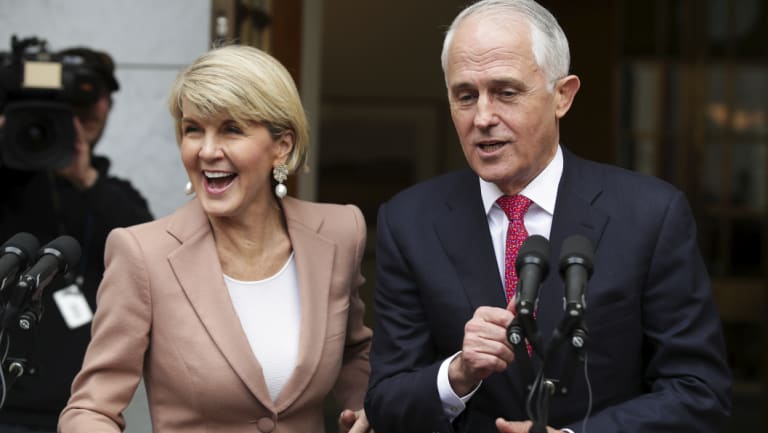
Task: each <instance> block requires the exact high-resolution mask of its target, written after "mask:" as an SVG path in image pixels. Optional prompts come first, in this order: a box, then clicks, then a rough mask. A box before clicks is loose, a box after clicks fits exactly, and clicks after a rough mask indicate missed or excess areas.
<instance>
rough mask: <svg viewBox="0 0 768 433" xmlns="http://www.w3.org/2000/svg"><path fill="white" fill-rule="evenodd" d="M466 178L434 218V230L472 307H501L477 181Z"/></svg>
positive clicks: (501, 293) (502, 301) (500, 291)
mask: <svg viewBox="0 0 768 433" xmlns="http://www.w3.org/2000/svg"><path fill="white" fill-rule="evenodd" d="M468 173H471V172H468ZM466 177H467V179H466V180H464V181H463V182H458V183H457V184H458V185H457V187H456V188H455V189H454V191H452V192H450V193H449V195H448V200H446V204H445V212H444V213H443V215H442V216H441V217H439V218H437V219H436V220H435V230H436V231H437V235H438V238H439V239H440V242H441V243H442V245H443V249H444V250H445V253H446V255H447V256H448V259H449V260H450V262H451V264H452V265H453V266H454V267H455V268H456V275H458V276H459V279H460V280H461V285H462V287H463V289H464V293H465V295H466V296H467V299H468V300H469V303H470V305H471V306H472V309H473V310H475V309H477V308H478V307H480V306H483V305H487V306H496V307H501V308H504V307H505V306H506V301H505V299H504V288H503V286H502V284H501V276H500V275H499V270H498V268H497V267H496V256H495V255H494V252H493V244H492V242H491V234H490V231H489V230H488V218H487V216H486V215H485V212H484V211H483V202H482V199H481V197H480V185H479V181H478V179H477V176H476V175H474V173H472V175H471V176H470V175H469V174H468V175H467V176H466Z"/></svg>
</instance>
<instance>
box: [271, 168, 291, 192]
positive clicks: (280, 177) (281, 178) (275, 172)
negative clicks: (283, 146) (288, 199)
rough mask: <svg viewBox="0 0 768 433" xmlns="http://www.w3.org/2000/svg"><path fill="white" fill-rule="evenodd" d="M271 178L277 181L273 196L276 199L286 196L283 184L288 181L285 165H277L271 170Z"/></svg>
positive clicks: (286, 190)
mask: <svg viewBox="0 0 768 433" xmlns="http://www.w3.org/2000/svg"><path fill="white" fill-rule="evenodd" d="M272 177H274V178H275V181H277V185H275V195H276V196H277V197H278V198H283V197H285V195H286V194H288V188H287V187H286V186H285V185H284V184H283V182H285V180H286V179H288V167H287V166H286V165H285V164H277V165H276V166H275V167H274V168H273V169H272Z"/></svg>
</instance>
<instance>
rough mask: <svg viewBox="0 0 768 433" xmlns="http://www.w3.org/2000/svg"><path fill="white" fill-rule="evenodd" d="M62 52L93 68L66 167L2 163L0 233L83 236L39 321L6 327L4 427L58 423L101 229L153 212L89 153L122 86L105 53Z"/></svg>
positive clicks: (79, 350) (95, 270)
mask: <svg viewBox="0 0 768 433" xmlns="http://www.w3.org/2000/svg"><path fill="white" fill-rule="evenodd" d="M61 54H62V55H66V56H71V57H74V58H79V59H80V60H79V61H80V62H82V65H83V66H84V67H86V68H88V69H90V70H91V71H93V72H94V73H95V75H96V76H97V77H98V78H97V80H96V83H97V87H98V89H97V91H98V98H97V99H96V101H95V102H91V103H87V104H76V105H74V106H73V107H72V109H73V112H74V119H73V122H74V125H75V131H76V137H75V143H74V158H73V161H72V163H71V164H70V165H68V166H66V167H64V168H62V169H59V170H55V171H54V172H47V171H19V170H11V169H9V168H7V167H0V181H1V182H2V185H3V192H2V194H1V195H0V241H2V242H4V241H5V240H6V239H8V238H10V237H11V236H13V235H14V234H15V233H18V232H22V231H25V232H29V233H32V234H33V235H35V236H36V237H37V238H38V239H39V240H40V243H41V244H45V243H47V242H49V241H51V240H52V239H54V238H56V237H57V236H60V235H63V234H68V235H70V236H73V237H75V238H76V239H77V240H78V241H79V243H80V244H81V247H82V255H81V257H80V262H79V264H78V266H77V267H76V269H73V270H72V272H71V275H68V277H71V278H59V279H57V280H55V281H54V282H53V283H51V285H50V286H48V287H46V288H45V289H44V292H43V307H44V310H43V314H42V317H41V319H40V321H39V323H38V324H37V325H36V326H35V327H34V328H33V329H32V330H30V331H22V330H19V329H9V331H12V332H11V339H10V342H9V346H8V347H9V353H8V357H7V360H6V362H5V365H4V371H5V376H6V378H8V380H9V381H11V382H12V385H11V386H10V387H9V388H8V389H7V391H6V393H5V394H6V395H5V404H4V406H3V407H2V408H0V431H2V432H31V431H50V432H53V431H56V424H57V420H58V416H59V412H61V410H62V409H63V408H64V406H65V405H66V403H67V400H68V399H69V394H70V385H71V382H72V379H73V378H74V377H75V375H76V374H77V372H78V371H79V369H80V365H81V363H82V360H83V355H84V353H85V349H86V346H87V345H88V342H89V340H90V317H91V315H92V311H93V309H94V308H95V306H96V290H97V288H98V286H99V283H100V281H101V277H102V273H103V271H104V262H103V256H104V242H105V241H106V237H107V234H108V233H109V231H110V230H112V229H113V228H115V227H123V226H128V225H133V224H138V223H141V222H145V221H149V220H151V219H152V216H151V215H150V212H149V209H148V207H147V203H146V201H145V200H144V198H143V197H142V196H141V195H140V194H139V193H138V192H137V191H136V190H135V189H134V188H133V187H132V186H131V184H130V183H129V182H127V181H125V180H121V179H118V178H115V177H112V176H110V175H109V174H108V169H109V160H108V159H107V158H104V157H99V156H94V155H93V149H94V146H95V145H96V143H97V142H98V141H99V138H100V137H101V135H102V133H103V131H104V127H105V125H106V122H107V118H108V115H109V112H110V109H111V108H112V93H113V92H115V91H116V90H118V89H119V84H118V82H117V80H116V78H115V76H114V64H113V62H112V59H111V57H110V56H109V55H108V54H106V53H103V52H99V51H94V50H91V49H88V48H73V49H69V50H65V51H63V52H61ZM1 120H2V119H0V121H1ZM0 127H2V125H1V124H0ZM0 132H2V130H0ZM2 145H3V144H2V143H0V146H2ZM74 311H77V314H74V313H73V312H74ZM11 361H19V362H21V363H22V364H23V365H24V366H25V371H24V375H22V376H20V377H18V379H15V378H14V377H13V375H11V374H9V373H8V369H7V366H8V363H9V362H11ZM14 379H15V380H14Z"/></svg>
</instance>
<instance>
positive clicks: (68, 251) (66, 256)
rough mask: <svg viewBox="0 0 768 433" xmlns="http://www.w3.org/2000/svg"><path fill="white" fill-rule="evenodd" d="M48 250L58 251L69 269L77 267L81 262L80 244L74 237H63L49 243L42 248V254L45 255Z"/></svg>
mask: <svg viewBox="0 0 768 433" xmlns="http://www.w3.org/2000/svg"><path fill="white" fill-rule="evenodd" d="M46 250H56V251H58V252H59V253H60V255H59V254H57V255H58V256H59V257H60V258H61V259H62V260H64V263H65V264H66V265H67V267H69V268H71V267H74V266H76V265H77V262H79V261H80V254H81V251H80V242H78V241H77V239H75V238H73V237H72V236H68V235H63V236H59V237H57V238H56V239H54V240H52V241H50V242H48V243H47V244H46V245H45V246H44V247H43V248H41V250H40V254H41V255H42V254H45V253H46Z"/></svg>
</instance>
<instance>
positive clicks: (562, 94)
mask: <svg viewBox="0 0 768 433" xmlns="http://www.w3.org/2000/svg"><path fill="white" fill-rule="evenodd" d="M579 87H581V81H580V80H579V77H577V76H576V75H568V76H567V77H564V78H561V79H559V80H557V83H556V84H555V89H554V90H553V91H554V92H555V116H556V117H557V118H558V119H560V118H562V117H563V116H565V113H567V112H568V110H570V108H571V104H573V100H574V98H576V92H578V91H579Z"/></svg>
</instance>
